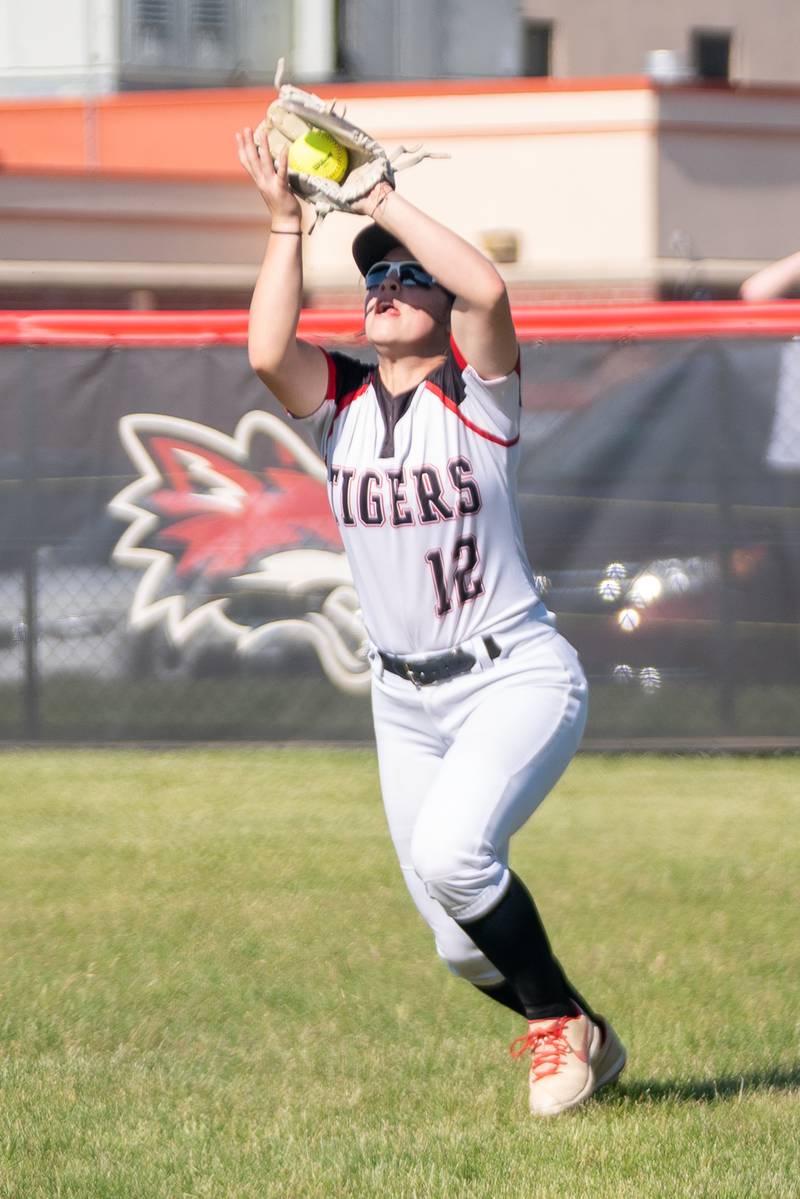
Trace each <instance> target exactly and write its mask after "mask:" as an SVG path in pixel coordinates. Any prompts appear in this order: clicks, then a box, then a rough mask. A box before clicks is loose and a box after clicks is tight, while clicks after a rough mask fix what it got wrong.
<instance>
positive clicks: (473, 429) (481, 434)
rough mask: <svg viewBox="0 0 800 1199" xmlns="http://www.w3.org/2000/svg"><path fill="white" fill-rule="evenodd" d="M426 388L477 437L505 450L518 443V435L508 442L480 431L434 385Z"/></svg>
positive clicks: (483, 430)
mask: <svg viewBox="0 0 800 1199" xmlns="http://www.w3.org/2000/svg"><path fill="white" fill-rule="evenodd" d="M426 388H427V390H428V391H430V392H433V394H434V395H435V396H436V398H437V399H439V400H441V401H442V403H443V404H444V406H445V408H447V409H449V411H450V412H453V413H454V414H455V415H456V416H457V417H458V419H459V420H460V421H461V422H462V423H463V424H465V425H466V426H467V428H468V429H469V430H470V431H471V432H472V433H477V434H478V436H479V437H485V438H486V440H487V441H493V442H494V444H495V445H502V446H504V447H505V448H506V449H508V448H509V447H510V446H512V445H516V444H517V442H518V441H519V433H518V434H517V436H516V437H512V438H511V440H510V441H507V440H506V439H505V438H504V437H498V436H497V435H496V434H495V433H489V432H488V431H487V430H486V429H481V428H480V426H479V425H474V424H473V423H472V421H471V420H468V419H467V417H466V416H464V413H463V412H462V411H461V409H460V408H459V406H458V404H456V403H455V402H454V401H453V400H451V399H449V398H448V396H446V395H445V394H444V392H443V391H442V389H441V388H440V387H437V386H436V384H435V383H427V384H426Z"/></svg>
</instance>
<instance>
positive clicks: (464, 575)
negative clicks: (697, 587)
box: [306, 343, 543, 656]
mask: <svg viewBox="0 0 800 1199" xmlns="http://www.w3.org/2000/svg"><path fill="white" fill-rule="evenodd" d="M326 356H327V359H328V368H329V373H328V388H327V392H326V397H325V400H324V402H323V404H322V406H321V407H320V408H319V409H318V410H317V412H316V413H314V414H313V416H311V417H308V418H306V419H307V420H308V422H309V424H310V425H311V427H312V428H313V429H314V432H315V434H316V437H317V443H318V446H319V449H320V452H321V454H322V457H323V458H324V460H325V463H326V465H327V469H328V496H329V499H330V503H331V508H332V509H333V514H334V516H335V518H336V521H337V523H338V526H339V531H340V533H341V536H342V541H343V543H344V547H345V551H346V553H347V559H348V562H349V564H350V569H351V571H352V574H353V580H354V583H355V587H356V591H357V593H358V598H359V601H360V604H361V609H362V614H363V618H364V623H365V626H366V629H367V633H368V635H369V637H370V640H371V641H372V642H373V644H374V645H376V646H377V647H378V648H379V649H382V650H386V651H388V652H391V653H398V654H404V655H409V656H410V655H414V654H425V653H431V652H436V651H440V650H445V649H448V648H449V647H451V646H454V645H458V644H459V643H460V642H463V641H467V640H469V639H470V638H472V637H474V636H475V635H477V634H484V633H487V632H489V631H490V630H492V629H496V628H497V626H498V625H501V624H503V623H504V622H505V621H507V620H513V619H514V618H515V617H518V616H519V615H521V614H522V613H524V612H526V611H529V610H532V609H534V608H535V607H536V605H537V604H539V603H540V600H539V597H538V595H537V593H536V589H535V586H534V581H533V575H532V572H531V568H530V566H529V564H528V559H527V556H526V553H525V547H524V543H523V539H522V530H521V527H520V520H519V511H518V506H517V498H516V474H517V465H518V461H519V428H520V378H519V371H518V370H515V371H513V372H512V373H511V374H510V375H506V376H504V377H503V378H501V379H493V380H491V381H486V380H484V379H481V378H480V377H479V375H478V374H477V372H476V371H475V370H474V369H473V368H472V367H471V366H469V365H468V364H467V363H466V362H465V361H464V359H463V358H462V356H461V355H460V353H459V351H458V349H457V348H456V346H455V344H454V343H451V346H450V350H449V352H448V354H447V357H446V359H445V361H444V363H443V364H442V365H441V366H439V367H437V368H436V369H435V370H434V371H432V372H431V373H430V374H429V375H428V376H427V377H426V378H425V379H424V380H423V381H422V382H421V383H420V384H419V385H418V386H417V387H416V388H414V389H413V390H412V391H410V392H408V393H406V394H405V395H402V396H395V397H392V396H390V395H388V394H387V392H386V390H385V388H384V387H383V385H382V383H381V381H380V377H379V375H378V371H377V368H376V367H374V366H372V365H370V364H367V363H363V362H359V361H358V360H357V359H354V358H351V357H349V356H347V355H345V354H340V353H331V354H327V355H326ZM542 607H543V605H542Z"/></svg>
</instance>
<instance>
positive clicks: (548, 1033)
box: [509, 1016, 575, 1082]
mask: <svg viewBox="0 0 800 1199" xmlns="http://www.w3.org/2000/svg"><path fill="white" fill-rule="evenodd" d="M574 1019H575V1017H574V1016H559V1017H557V1018H556V1019H555V1020H549V1021H547V1023H546V1024H544V1021H542V1022H541V1023H543V1024H544V1027H543V1028H534V1026H533V1025H534V1024H537V1023H540V1022H539V1021H534V1022H533V1023H532V1024H531V1025H530V1026H529V1027H528V1031H527V1032H526V1033H523V1034H522V1036H521V1037H517V1039H516V1040H515V1041H512V1042H511V1045H510V1046H509V1053H510V1054H511V1056H512V1057H513V1058H519V1057H522V1056H523V1054H525V1053H528V1052H530V1054H531V1076H532V1078H534V1079H535V1080H536V1081H537V1082H538V1081H539V1079H541V1078H547V1077H548V1075H550V1074H558V1071H559V1070H560V1069H561V1063H562V1062H563V1060H564V1058H565V1057H566V1056H567V1054H568V1053H572V1047H571V1046H570V1044H569V1041H568V1040H567V1037H566V1032H565V1029H566V1027H567V1025H568V1024H569V1022H570V1020H574Z"/></svg>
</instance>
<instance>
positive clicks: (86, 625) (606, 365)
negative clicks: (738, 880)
mask: <svg viewBox="0 0 800 1199" xmlns="http://www.w3.org/2000/svg"><path fill="white" fill-rule="evenodd" d="M515 315H516V319H517V325H518V330H519V334H520V338H521V343H522V378H523V421H522V437H521V441H522V453H521V465H520V476H519V481H520V505H521V514H522V523H523V529H524V536H525V541H526V545H527V549H528V553H529V556H530V559H531V562H532V564H533V567H534V570H535V572H536V574H537V576H538V577H539V580H540V584H541V588H542V591H543V594H544V596H545V599H546V602H547V603H548V605H549V607H550V608H552V609H553V611H555V612H556V614H557V616H558V622H559V627H560V629H561V630H562V632H564V634H565V635H566V636H567V637H569V638H570V640H572V641H573V643H574V644H575V645H576V646H577V648H578V650H579V651H580V654H581V657H582V659H583V662H584V666H585V668H586V671H587V674H588V675H589V678H590V682H591V684H592V703H591V714H590V721H589V726H588V730H587V744H591V745H594V746H597V747H600V746H603V745H606V746H631V747H634V746H636V745H643V744H647V745H649V746H659V745H664V746H667V745H671V746H680V745H687V746H697V745H713V744H719V743H721V742H724V741H725V740H726V739H733V740H735V741H736V743H738V744H742V745H747V744H751V745H756V744H768V743H770V744H776V745H778V744H780V745H796V746H800V304H795V303H791V302H789V303H780V304H770V305H763V306H754V305H750V306H748V305H744V304H740V303H705V304H698V303H677V304H664V305H639V306H636V307H630V308H619V307H594V308H582V309H556V308H547V309H527V310H520V311H518V312H517V313H516V314H515ZM358 329H359V316H358V314H356V313H343V312H324V311H308V312H306V313H304V314H303V316H302V322H301V331H302V333H303V335H304V336H306V337H308V338H309V339H311V340H315V341H319V342H321V343H323V344H327V345H335V346H336V347H337V348H342V349H347V350H350V351H351V352H353V353H355V354H357V355H359V356H367V354H368V349H367V347H365V346H364V345H363V343H362V342H361V341H360V340H359V337H358ZM796 335H798V337H796ZM245 342H246V314H244V313H238V312H237V313H199V314H198V313H172V314H170V313H154V314H141V313H118V312H117V313H48V312H35V313H18V312H14V313H11V312H9V313H0V384H1V385H2V397H3V398H2V403H1V404H0V430H1V438H0V464H1V469H0V486H2V497H3V502H2V505H0V739H2V740H5V741H6V742H17V741H21V740H30V741H38V740H46V741H76V740H77V741H96V742H102V741H159V740H170V741H193V740H210V739H214V740H226V739H235V740H242V739H244V740H281V741H283V740H293V739H312V740H334V741H337V740H341V741H353V740H356V741H362V740H368V739H369V738H370V736H371V727H370V714H369V699H368V685H369V673H368V668H367V663H366V657H365V647H364V630H363V627H362V625H361V622H360V618H359V612H358V606H357V603H356V599H355V595H354V592H353V588H352V584H351V580H350V576H349V572H348V570H347V566H346V563H345V560H344V556H343V553H342V548H341V541H340V539H339V535H338V531H337V527H336V525H335V522H334V521H333V519H332V517H331V515H330V513H329V510H328V507H327V499H326V490H325V470H324V466H323V465H322V463H321V461H320V460H319V458H318V457H317V455H316V452H315V451H314V450H313V449H312V447H311V443H310V441H309V440H308V439H307V437H306V435H305V432H304V429H303V427H302V424H299V423H297V422H292V421H290V420H288V419H287V418H286V416H285V415H284V414H283V413H282V412H281V410H280V408H279V407H278V405H277V404H276V403H275V402H274V400H273V399H272V397H270V396H269V394H268V393H267V392H265V390H264V389H263V387H262V386H261V385H260V383H259V382H258V380H257V379H256V378H255V377H254V376H253V374H252V372H251V371H250V369H249V366H248V362H247V354H246V350H245V348H244V347H245Z"/></svg>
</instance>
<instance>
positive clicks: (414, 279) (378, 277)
mask: <svg viewBox="0 0 800 1199" xmlns="http://www.w3.org/2000/svg"><path fill="white" fill-rule="evenodd" d="M390 275H397V282H398V283H401V284H402V285H403V286H404V287H433V286H434V284H435V283H436V280H435V279H434V277H433V275H429V274H428V272H427V271H426V270H424V269H423V267H421V266H420V265H419V263H418V262H376V263H375V265H374V266H371V267H370V268H369V270H368V271H367V273H366V275H365V276H364V282H365V283H366V285H367V287H368V288H369V287H380V285H381V283H383V281H384V280H385V279H388V278H389V276H390Z"/></svg>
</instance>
